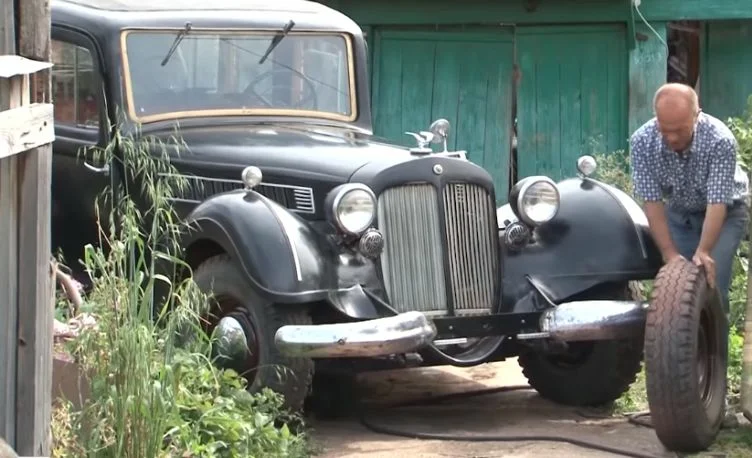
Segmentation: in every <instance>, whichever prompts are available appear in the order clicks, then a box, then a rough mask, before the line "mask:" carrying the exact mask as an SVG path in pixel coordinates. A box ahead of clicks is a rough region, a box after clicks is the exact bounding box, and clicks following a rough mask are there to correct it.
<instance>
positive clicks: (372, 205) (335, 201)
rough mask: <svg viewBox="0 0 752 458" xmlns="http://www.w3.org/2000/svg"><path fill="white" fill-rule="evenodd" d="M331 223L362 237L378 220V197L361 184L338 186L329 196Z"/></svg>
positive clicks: (328, 206)
mask: <svg viewBox="0 0 752 458" xmlns="http://www.w3.org/2000/svg"><path fill="white" fill-rule="evenodd" d="M327 200H328V201H329V205H327V208H328V210H329V218H330V221H332V222H334V224H335V225H336V226H337V227H338V228H339V229H340V230H342V231H343V232H346V233H348V234H350V235H360V234H362V233H363V232H364V231H365V230H366V229H368V228H369V227H370V226H371V224H372V223H373V220H374V219H375V218H376V196H375V195H374V193H373V191H371V188H369V187H368V186H366V185H364V184H360V183H348V184H344V185H341V186H338V187H336V188H334V189H333V190H332V192H331V193H330V194H329V199H327Z"/></svg>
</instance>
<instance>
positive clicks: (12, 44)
mask: <svg viewBox="0 0 752 458" xmlns="http://www.w3.org/2000/svg"><path fill="white" fill-rule="evenodd" d="M14 11H15V10H14V8H13V2H12V1H9V0H3V1H0V55H1V54H15V53H16V21H15V13H14ZM8 90H9V88H8V82H7V81H3V80H2V79H0V110H7V109H8V108H9V107H10V102H9V101H8V100H7V98H6V97H7V95H8Z"/></svg>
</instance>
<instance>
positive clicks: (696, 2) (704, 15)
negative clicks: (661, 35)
mask: <svg viewBox="0 0 752 458" xmlns="http://www.w3.org/2000/svg"><path fill="white" fill-rule="evenodd" d="M640 12H642V14H643V16H645V18H646V19H647V20H648V21H685V20H687V21H688V20H696V21H712V20H723V19H752V2H750V1H749V0H717V1H714V2H708V1H707V0H643V1H642V4H641V5H640ZM651 25H652V24H651Z"/></svg>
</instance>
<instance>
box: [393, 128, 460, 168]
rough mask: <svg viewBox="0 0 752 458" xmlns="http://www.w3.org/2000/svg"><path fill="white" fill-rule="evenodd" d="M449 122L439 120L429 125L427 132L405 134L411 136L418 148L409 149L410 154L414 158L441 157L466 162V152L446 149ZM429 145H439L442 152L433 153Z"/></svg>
mask: <svg viewBox="0 0 752 458" xmlns="http://www.w3.org/2000/svg"><path fill="white" fill-rule="evenodd" d="M449 127H450V125H449V121H447V120H446V119H443V118H440V119H437V120H436V121H434V122H432V123H431V126H430V127H429V128H428V129H429V130H427V131H426V130H422V131H420V133H415V132H405V134H407V135H412V136H413V138H415V141H416V142H417V143H418V146H415V147H412V148H410V153H411V154H412V155H414V156H443V157H452V158H457V159H462V160H464V161H466V160H467V152H466V151H462V150H460V151H449V150H448V149H447V138H448V137H449ZM431 143H441V144H443V145H444V151H441V152H438V153H435V152H434V151H433V148H431V146H430V144H431Z"/></svg>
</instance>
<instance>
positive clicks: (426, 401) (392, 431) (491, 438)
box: [357, 385, 662, 458]
mask: <svg viewBox="0 0 752 458" xmlns="http://www.w3.org/2000/svg"><path fill="white" fill-rule="evenodd" d="M529 389H531V388H530V386H528V385H514V386H505V387H499V388H488V389H482V390H474V391H465V392H460V393H450V394H446V395H441V396H430V397H423V398H416V399H410V400H407V401H402V402H397V403H392V404H389V405H387V406H385V407H383V408H382V409H380V410H388V409H394V408H398V407H412V406H425V405H432V404H438V403H441V402H444V401H448V400H453V399H464V398H470V397H475V396H483V395H487V394H495V393H502V392H509V391H521V390H529ZM357 405H358V408H357V415H358V419H359V421H360V423H361V424H362V425H363V426H364V427H366V428H368V429H370V430H371V431H373V432H376V433H379V434H386V435H390V436H400V437H407V438H411V439H426V440H447V441H459V442H560V443H568V444H570V445H575V446H578V447H582V448H587V449H591V450H598V451H602V452H607V453H612V454H615V455H622V456H629V457H633V458H662V457H658V456H657V455H650V454H645V453H639V452H634V451H631V450H625V449H620V448H617V447H610V446H607V445H602V444H597V443H594V442H589V441H585V440H580V439H573V438H571V437H565V436H556V435H536V434H530V435H524V434H522V435H517V434H514V435H497V434H494V435H487V434H483V435H465V434H436V433H423V432H415V431H405V430H400V429H398V428H392V427H388V426H384V425H378V424H375V423H373V422H371V421H369V420H368V419H367V418H366V412H365V408H364V406H363V405H362V404H361V403H359V402H358V403H357ZM647 414H649V413H648V412H636V413H633V414H631V415H628V416H627V421H628V422H629V423H632V424H636V425H639V426H645V427H651V426H650V425H649V424H647V423H645V422H643V421H640V420H639V418H640V417H642V416H645V415H647Z"/></svg>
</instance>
